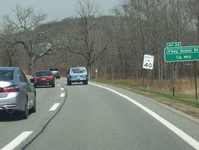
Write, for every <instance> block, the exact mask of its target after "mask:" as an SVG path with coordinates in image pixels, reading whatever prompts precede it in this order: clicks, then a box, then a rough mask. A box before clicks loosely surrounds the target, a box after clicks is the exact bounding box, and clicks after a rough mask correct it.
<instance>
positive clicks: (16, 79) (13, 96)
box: [0, 67, 36, 119]
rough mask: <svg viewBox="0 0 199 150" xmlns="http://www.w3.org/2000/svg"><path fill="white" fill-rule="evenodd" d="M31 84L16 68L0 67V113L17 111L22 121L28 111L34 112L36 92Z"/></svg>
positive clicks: (26, 116)
mask: <svg viewBox="0 0 199 150" xmlns="http://www.w3.org/2000/svg"><path fill="white" fill-rule="evenodd" d="M30 80H31V82H34V79H30ZM31 82H30V81H28V79H27V78H26V76H25V74H24V73H23V72H22V70H21V69H20V68H18V67H0V111H5V112H8V113H13V112H15V111H19V112H20V114H21V117H22V118H23V119H27V118H28V115H29V110H30V109H31V110H32V112H36V90H35V88H34V86H33V84H32V83H31Z"/></svg>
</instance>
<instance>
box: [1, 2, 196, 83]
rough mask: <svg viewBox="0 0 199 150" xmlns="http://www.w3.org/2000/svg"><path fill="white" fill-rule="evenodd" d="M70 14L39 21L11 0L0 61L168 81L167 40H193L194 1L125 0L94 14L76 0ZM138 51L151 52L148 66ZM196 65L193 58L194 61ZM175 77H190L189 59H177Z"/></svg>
mask: <svg viewBox="0 0 199 150" xmlns="http://www.w3.org/2000/svg"><path fill="white" fill-rule="evenodd" d="M77 8H78V9H77V10H76V11H77V16H78V17H76V18H65V19H64V20H62V21H59V22H56V21H53V22H49V23H43V22H44V21H45V19H46V17H47V14H43V13H40V12H34V9H33V8H32V7H28V8H22V7H21V6H19V5H16V7H15V8H13V12H12V13H13V16H14V17H15V18H14V19H13V16H12V17H10V16H4V17H3V18H2V28H1V31H0V53H1V55H0V57H1V59H0V65H1V66H19V67H21V68H22V69H23V70H24V71H26V72H27V73H29V74H34V72H35V70H40V69H47V68H48V67H54V66H55V67H59V68H60V69H61V73H62V75H65V72H66V70H67V68H68V67H71V66H85V67H87V68H88V70H89V72H90V77H91V78H95V76H96V69H97V76H98V77H99V78H107V79H113V78H123V79H142V80H143V79H144V78H148V76H149V74H150V78H151V79H152V80H156V81H163V80H172V71H173V63H166V62H165V61H164V48H165V47H166V43H168V42H182V45H183V46H193V45H199V1H198V0H125V1H121V3H120V4H119V5H118V6H116V7H115V8H113V9H112V10H110V12H111V13H110V15H109V16H103V15H100V8H98V7H97V6H96V5H95V3H92V2H91V1H89V0H84V1H79V3H78V6H77ZM144 54H149V55H154V68H153V70H152V71H149V70H144V69H142V63H143V56H144ZM196 65H197V66H198V62H196ZM175 67H176V73H175V75H176V76H177V77H178V79H181V78H182V79H186V78H187V79H191V80H192V78H193V77H194V73H195V71H197V72H198V73H199V68H198V67H196V70H195V69H194V62H178V63H177V64H176V66H175Z"/></svg>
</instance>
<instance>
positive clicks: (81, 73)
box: [67, 67, 88, 85]
mask: <svg viewBox="0 0 199 150" xmlns="http://www.w3.org/2000/svg"><path fill="white" fill-rule="evenodd" d="M72 82H78V83H79V82H82V83H83V84H88V73H87V70H86V68H85V67H72V68H69V69H68V72H67V84H68V85H71V83H72Z"/></svg>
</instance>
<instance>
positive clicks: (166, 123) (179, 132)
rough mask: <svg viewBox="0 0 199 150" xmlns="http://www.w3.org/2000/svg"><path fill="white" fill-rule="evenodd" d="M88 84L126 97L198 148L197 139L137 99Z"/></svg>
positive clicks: (197, 149)
mask: <svg viewBox="0 0 199 150" xmlns="http://www.w3.org/2000/svg"><path fill="white" fill-rule="evenodd" d="M90 85H94V86H97V87H100V88H103V89H106V90H109V91H111V92H113V93H115V94H117V95H119V96H121V97H123V98H125V99H127V100H128V101H130V102H132V103H133V104H135V105H136V106H138V107H139V108H141V109H142V110H144V111H145V112H147V113H148V114H149V115H151V116H152V117H153V118H155V119H156V120H158V121H159V122H161V123H162V124H163V125H164V126H166V127H167V128H169V129H170V130H171V131H173V132H174V133H175V134H177V135H178V136H179V137H180V138H181V139H183V140H184V141H185V142H187V143H188V144H189V145H191V146H192V147H193V148H195V149H196V150H199V142H198V141H197V140H195V139H194V138H192V137H191V136H189V135H188V134H186V133H185V132H184V131H182V130H180V129H179V128H178V127H176V126H175V125H173V124H172V123H170V122H169V121H167V120H165V119H164V118H162V117H161V116H159V115H158V114H156V113H155V112H153V111H152V110H150V109H149V108H147V107H145V106H144V105H142V104H140V103H138V102H137V101H135V100H133V99H132V98H130V97H128V96H126V95H123V94H121V93H119V92H117V91H115V90H112V89H110V88H107V87H104V86H101V85H97V84H93V83H90Z"/></svg>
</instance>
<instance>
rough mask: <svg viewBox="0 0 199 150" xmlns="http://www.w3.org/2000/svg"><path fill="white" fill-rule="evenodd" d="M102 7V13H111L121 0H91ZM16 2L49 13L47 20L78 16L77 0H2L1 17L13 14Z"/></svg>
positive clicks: (0, 5) (36, 10)
mask: <svg viewBox="0 0 199 150" xmlns="http://www.w3.org/2000/svg"><path fill="white" fill-rule="evenodd" d="M90 1H93V2H94V3H95V4H96V5H97V7H98V8H99V9H100V12H101V14H102V15H109V14H110V10H111V9H112V8H113V7H115V6H117V5H118V4H119V2H121V0H90ZM16 4H19V5H21V6H22V7H25V8H26V7H29V6H32V7H33V8H34V12H36V14H37V12H38V11H41V12H43V13H46V14H48V18H47V20H46V21H48V22H49V21H60V20H62V19H64V18H68V17H76V16H77V13H76V11H75V10H76V9H77V0H0V18H2V17H3V16H5V15H9V16H11V15H13V12H12V11H11V9H14V8H15V6H16Z"/></svg>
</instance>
